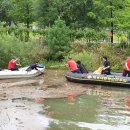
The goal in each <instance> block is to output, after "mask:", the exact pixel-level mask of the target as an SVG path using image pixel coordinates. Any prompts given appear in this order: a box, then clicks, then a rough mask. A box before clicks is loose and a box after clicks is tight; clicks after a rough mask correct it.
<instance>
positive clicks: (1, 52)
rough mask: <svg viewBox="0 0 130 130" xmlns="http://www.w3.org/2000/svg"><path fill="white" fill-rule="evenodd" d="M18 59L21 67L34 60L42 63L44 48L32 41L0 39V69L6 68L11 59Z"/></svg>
mask: <svg viewBox="0 0 130 130" xmlns="http://www.w3.org/2000/svg"><path fill="white" fill-rule="evenodd" d="M14 56H15V57H18V58H19V59H20V62H21V64H22V65H23V66H25V65H29V64H32V63H33V62H34V61H35V60H37V61H40V62H44V59H43V57H44V47H43V46H42V45H41V44H38V43H36V42H33V41H28V42H22V41H20V40H19V39H17V38H16V37H14V36H10V35H6V36H5V35H4V36H2V37H0V63H1V64H0V65H1V66H0V67H3V68H7V65H8V62H9V60H10V59H11V58H12V57H14Z"/></svg>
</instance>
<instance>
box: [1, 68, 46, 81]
mask: <svg viewBox="0 0 130 130" xmlns="http://www.w3.org/2000/svg"><path fill="white" fill-rule="evenodd" d="M27 68H28V67H24V68H20V69H19V71H11V70H6V69H5V70H2V71H0V79H18V78H31V77H36V76H39V75H41V74H43V72H44V70H45V67H43V68H38V70H40V71H37V70H32V71H29V72H27V71H26V69H27Z"/></svg>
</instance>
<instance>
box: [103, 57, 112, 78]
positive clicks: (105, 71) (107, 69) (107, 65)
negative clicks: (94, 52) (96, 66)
mask: <svg viewBox="0 0 130 130" xmlns="http://www.w3.org/2000/svg"><path fill="white" fill-rule="evenodd" d="M102 74H107V75H110V74H111V67H110V62H109V61H108V59H107V57H106V56H103V68H102Z"/></svg>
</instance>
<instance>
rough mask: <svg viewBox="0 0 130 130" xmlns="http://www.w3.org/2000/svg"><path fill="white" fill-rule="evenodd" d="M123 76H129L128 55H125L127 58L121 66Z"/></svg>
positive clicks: (129, 59)
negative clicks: (122, 66)
mask: <svg viewBox="0 0 130 130" xmlns="http://www.w3.org/2000/svg"><path fill="white" fill-rule="evenodd" d="M122 75H123V76H127V75H128V77H130V57H127V60H126V61H125V65H124V68H123V74H122Z"/></svg>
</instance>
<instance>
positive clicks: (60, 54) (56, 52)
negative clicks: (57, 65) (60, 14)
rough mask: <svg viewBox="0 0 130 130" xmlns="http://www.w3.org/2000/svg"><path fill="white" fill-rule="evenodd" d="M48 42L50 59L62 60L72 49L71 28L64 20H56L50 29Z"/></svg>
mask: <svg viewBox="0 0 130 130" xmlns="http://www.w3.org/2000/svg"><path fill="white" fill-rule="evenodd" d="M47 42H48V47H49V49H50V59H53V60H61V59H63V58H64V56H66V55H67V53H68V51H69V50H70V36H69V28H68V27H67V26H66V25H65V22H64V21H63V20H61V19H58V20H56V21H55V24H54V25H53V26H52V27H51V28H49V29H48V35H47Z"/></svg>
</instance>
